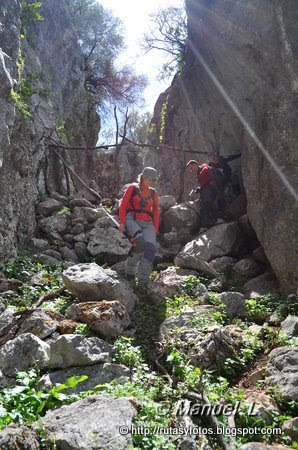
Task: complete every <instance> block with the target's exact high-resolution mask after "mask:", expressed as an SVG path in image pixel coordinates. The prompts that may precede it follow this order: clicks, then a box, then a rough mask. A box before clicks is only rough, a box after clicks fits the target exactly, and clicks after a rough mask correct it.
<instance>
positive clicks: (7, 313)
mask: <svg viewBox="0 0 298 450" xmlns="http://www.w3.org/2000/svg"><path fill="white" fill-rule="evenodd" d="M14 313H15V310H14V309H13V308H7V309H5V310H4V311H3V312H2V313H1V314H0V336H3V334H5V333H7V331H8V330H9V328H10V326H11V323H12V321H13V318H14Z"/></svg>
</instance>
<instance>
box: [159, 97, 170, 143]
mask: <svg viewBox="0 0 298 450" xmlns="http://www.w3.org/2000/svg"><path fill="white" fill-rule="evenodd" d="M168 103H169V95H167V97H166V99H165V101H164V103H163V104H162V107H161V111H160V131H159V143H160V144H162V143H163V141H164V132H165V127H166V115H167V108H168Z"/></svg>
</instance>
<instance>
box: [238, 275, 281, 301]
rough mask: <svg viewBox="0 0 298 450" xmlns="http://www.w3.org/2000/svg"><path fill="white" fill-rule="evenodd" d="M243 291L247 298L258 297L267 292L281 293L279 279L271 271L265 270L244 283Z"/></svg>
mask: <svg viewBox="0 0 298 450" xmlns="http://www.w3.org/2000/svg"><path fill="white" fill-rule="evenodd" d="M243 291H244V295H245V296H246V298H258V297H261V296H262V295H267V294H272V295H278V294H279V289H278V284H277V280H276V278H275V276H274V275H273V274H272V273H271V272H265V273H263V274H262V275H259V276H258V277H256V278H252V279H251V280H249V281H247V283H245V284H244V285H243Z"/></svg>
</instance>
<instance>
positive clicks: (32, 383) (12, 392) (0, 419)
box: [0, 369, 88, 429]
mask: <svg viewBox="0 0 298 450" xmlns="http://www.w3.org/2000/svg"><path fill="white" fill-rule="evenodd" d="M87 378H88V377H87V376H86V375H83V376H78V377H71V378H68V379H67V380H66V381H65V382H64V383H62V384H56V386H54V387H53V388H51V389H39V388H38V381H39V377H38V374H37V372H36V370H34V369H30V370H29V371H27V372H18V374H17V377H16V385H15V386H14V387H12V388H7V389H2V390H1V391H0V429H2V428H5V427H6V426H7V425H9V424H10V423H12V422H14V423H16V424H19V425H22V424H27V425H30V424H32V423H33V422H35V421H36V420H38V419H39V418H40V417H42V416H44V415H45V413H46V412H47V411H48V410H49V409H53V408H55V407H57V406H60V405H63V404H68V403H72V402H74V401H76V400H78V399H79V398H80V397H79V396H78V395H75V394H65V393H62V392H61V391H63V390H67V389H69V388H72V387H75V386H76V385H77V384H78V383H81V382H82V381H84V380H86V379H87Z"/></svg>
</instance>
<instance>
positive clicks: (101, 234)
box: [87, 219, 131, 264]
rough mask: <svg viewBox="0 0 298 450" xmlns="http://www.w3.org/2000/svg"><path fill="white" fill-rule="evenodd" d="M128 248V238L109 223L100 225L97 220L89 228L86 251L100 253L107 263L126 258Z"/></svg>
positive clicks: (95, 254)
mask: <svg viewBox="0 0 298 450" xmlns="http://www.w3.org/2000/svg"><path fill="white" fill-rule="evenodd" d="M104 220H105V219H104ZM130 248H131V244H130V242H129V240H128V239H127V238H126V237H124V235H123V234H122V233H120V232H119V231H118V230H117V229H116V228H115V227H114V226H113V225H112V224H111V223H109V224H108V226H103V227H100V226H99V221H97V222H96V226H95V227H94V228H93V230H91V233H90V236H89V242H88V245H87V249H88V252H89V253H90V254H91V255H92V256H98V255H100V256H101V257H102V260H103V261H104V262H107V263H109V264H114V263H116V262H118V261H121V260H123V259H126V258H127V255H128V252H129V250H130Z"/></svg>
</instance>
